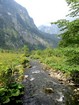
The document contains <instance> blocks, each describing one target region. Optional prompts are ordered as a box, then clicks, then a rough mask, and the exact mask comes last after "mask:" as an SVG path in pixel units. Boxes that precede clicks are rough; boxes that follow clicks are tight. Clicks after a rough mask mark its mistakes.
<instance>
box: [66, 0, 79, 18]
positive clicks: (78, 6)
mask: <svg viewBox="0 0 79 105" xmlns="http://www.w3.org/2000/svg"><path fill="white" fill-rule="evenodd" d="M66 1H67V3H68V5H69V7H70V13H69V16H71V17H75V16H79V0H66Z"/></svg>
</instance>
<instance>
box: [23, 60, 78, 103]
mask: <svg viewBox="0 0 79 105" xmlns="http://www.w3.org/2000/svg"><path fill="white" fill-rule="evenodd" d="M30 64H31V66H32V67H31V68H29V69H26V70H25V73H24V75H25V78H24V81H23V84H24V86H25V90H24V91H25V94H24V97H23V105H77V104H76V103H75V100H74V96H73V91H72V89H71V88H70V87H68V86H66V85H64V84H61V83H60V82H59V81H58V79H55V78H53V77H51V76H50V75H49V74H48V72H47V71H44V70H43V67H42V65H41V64H40V63H39V62H38V61H34V60H33V61H31V62H30Z"/></svg>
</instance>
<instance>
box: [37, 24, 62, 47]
mask: <svg viewBox="0 0 79 105" xmlns="http://www.w3.org/2000/svg"><path fill="white" fill-rule="evenodd" d="M38 29H39V30H40V31H42V32H44V33H46V34H49V35H48V36H49V38H50V39H51V40H52V41H53V47H57V46H58V43H59V41H60V40H61V38H60V37H59V36H58V34H60V28H58V26H57V25H56V24H52V25H50V26H46V25H41V26H39V27H38Z"/></svg>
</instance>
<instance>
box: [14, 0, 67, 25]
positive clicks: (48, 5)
mask: <svg viewBox="0 0 79 105" xmlns="http://www.w3.org/2000/svg"><path fill="white" fill-rule="evenodd" d="M15 1H17V2H18V3H19V4H21V5H22V6H24V7H25V8H26V9H27V11H28V13H29V15H30V17H32V18H33V20H34V23H35V24H36V26H40V25H49V24H50V22H54V21H57V20H59V19H63V18H65V16H66V15H67V14H68V10H69V8H68V6H67V3H66V1H65V0H15Z"/></svg>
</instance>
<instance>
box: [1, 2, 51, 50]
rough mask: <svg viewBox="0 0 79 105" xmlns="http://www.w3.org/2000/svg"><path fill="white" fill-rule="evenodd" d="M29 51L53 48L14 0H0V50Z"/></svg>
mask: <svg viewBox="0 0 79 105" xmlns="http://www.w3.org/2000/svg"><path fill="white" fill-rule="evenodd" d="M24 45H27V46H28V47H30V48H31V49H34V48H45V47H47V46H53V40H51V38H48V36H47V35H46V34H45V33H43V32H40V31H39V30H38V29H37V27H36V26H35V24H34V22H33V19H32V18H31V17H30V16H29V14H28V12H27V10H26V9H25V8H24V7H22V6H21V5H19V4H18V3H16V2H15V1H14V0H0V48H5V49H15V48H21V47H23V46H24Z"/></svg>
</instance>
